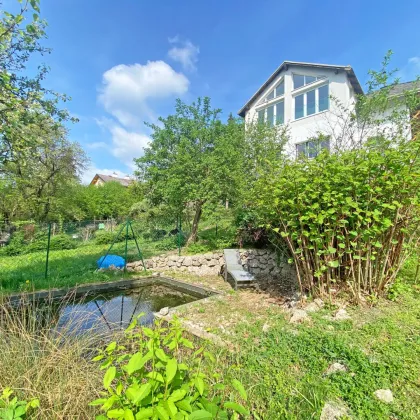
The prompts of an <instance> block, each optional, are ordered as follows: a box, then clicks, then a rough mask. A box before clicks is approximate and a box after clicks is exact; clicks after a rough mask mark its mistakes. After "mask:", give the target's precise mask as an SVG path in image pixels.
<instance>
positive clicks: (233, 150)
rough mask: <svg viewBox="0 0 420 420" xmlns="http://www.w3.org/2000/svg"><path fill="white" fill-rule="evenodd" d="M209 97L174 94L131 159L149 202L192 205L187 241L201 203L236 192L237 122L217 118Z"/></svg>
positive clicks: (239, 165)
mask: <svg viewBox="0 0 420 420" xmlns="http://www.w3.org/2000/svg"><path fill="white" fill-rule="evenodd" d="M220 112H221V111H220V110H219V109H213V108H212V107H211V104H210V98H204V99H201V98H199V99H198V100H197V102H194V103H193V104H191V105H186V104H184V103H182V102H181V101H180V100H177V102H176V107H175V114H174V115H170V116H169V117H167V118H160V119H159V121H160V122H161V123H162V126H158V125H151V126H150V127H151V128H152V130H153V133H152V136H151V137H152V139H153V142H152V143H151V144H150V145H149V147H147V148H146V149H145V154H144V156H143V157H141V158H139V159H137V160H136V162H137V167H138V170H137V175H138V177H139V178H140V179H141V180H142V181H144V182H145V183H146V191H147V197H148V198H149V200H150V201H151V203H152V204H153V205H159V204H162V203H163V204H165V205H166V206H168V207H169V208H171V209H172V211H173V212H174V213H175V214H176V213H177V214H181V212H182V211H183V210H184V209H185V208H191V207H192V208H193V209H194V219H193V223H192V230H191V235H190V237H189V242H192V241H195V240H196V239H197V232H198V226H199V223H200V219H201V215H202V211H203V207H204V206H211V205H214V203H218V202H220V201H221V200H226V199H229V200H232V199H234V198H235V196H237V195H238V194H239V191H240V187H239V185H240V183H241V182H242V181H241V176H242V174H243V172H242V171H243V168H244V157H243V149H244V143H243V140H244V139H243V135H241V130H242V126H240V125H239V124H237V123H236V122H235V120H230V121H229V122H228V123H227V124H226V125H225V124H223V123H222V122H221V121H220V118H219V116H220Z"/></svg>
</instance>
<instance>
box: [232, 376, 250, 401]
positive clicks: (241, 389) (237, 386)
mask: <svg viewBox="0 0 420 420" xmlns="http://www.w3.org/2000/svg"><path fill="white" fill-rule="evenodd" d="M232 386H233V387H234V388H235V389H236V390H237V391H238V392H239V395H240V396H241V397H242V399H244V400H245V401H247V400H248V395H247V393H246V391H245V388H244V386H243V385H242V383H241V382H239V381H238V380H237V379H234V380H233V381H232Z"/></svg>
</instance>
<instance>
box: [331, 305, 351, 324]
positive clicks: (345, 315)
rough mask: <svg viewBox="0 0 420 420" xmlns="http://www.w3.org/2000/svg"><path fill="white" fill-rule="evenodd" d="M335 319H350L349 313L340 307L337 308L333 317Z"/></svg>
mask: <svg viewBox="0 0 420 420" xmlns="http://www.w3.org/2000/svg"><path fill="white" fill-rule="evenodd" d="M333 319H334V320H335V321H346V320H347V319H351V317H350V315H349V314H348V313H347V311H346V310H345V309H344V308H342V309H339V310H338V311H337V312H336V314H335V315H334V318H333Z"/></svg>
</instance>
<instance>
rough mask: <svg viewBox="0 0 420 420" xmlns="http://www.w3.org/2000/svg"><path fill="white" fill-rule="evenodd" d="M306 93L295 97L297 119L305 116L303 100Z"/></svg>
mask: <svg viewBox="0 0 420 420" xmlns="http://www.w3.org/2000/svg"><path fill="white" fill-rule="evenodd" d="M304 96H305V95H298V96H296V98H295V120H297V119H298V118H302V117H304V116H305V112H304V106H303V100H304Z"/></svg>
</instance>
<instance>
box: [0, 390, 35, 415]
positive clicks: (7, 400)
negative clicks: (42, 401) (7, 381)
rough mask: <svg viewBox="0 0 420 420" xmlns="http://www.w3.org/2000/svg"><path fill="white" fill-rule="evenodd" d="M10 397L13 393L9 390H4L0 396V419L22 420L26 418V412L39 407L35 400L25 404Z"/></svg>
mask: <svg viewBox="0 0 420 420" xmlns="http://www.w3.org/2000/svg"><path fill="white" fill-rule="evenodd" d="M12 395H13V391H12V390H11V389H10V388H5V389H4V390H3V393H2V394H1V395H0V419H4V420H24V419H27V418H28V417H27V414H28V412H30V411H31V410H32V409H36V408H38V407H39V400H38V399H36V398H33V399H31V400H30V401H29V402H26V401H19V400H18V399H17V397H12Z"/></svg>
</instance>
